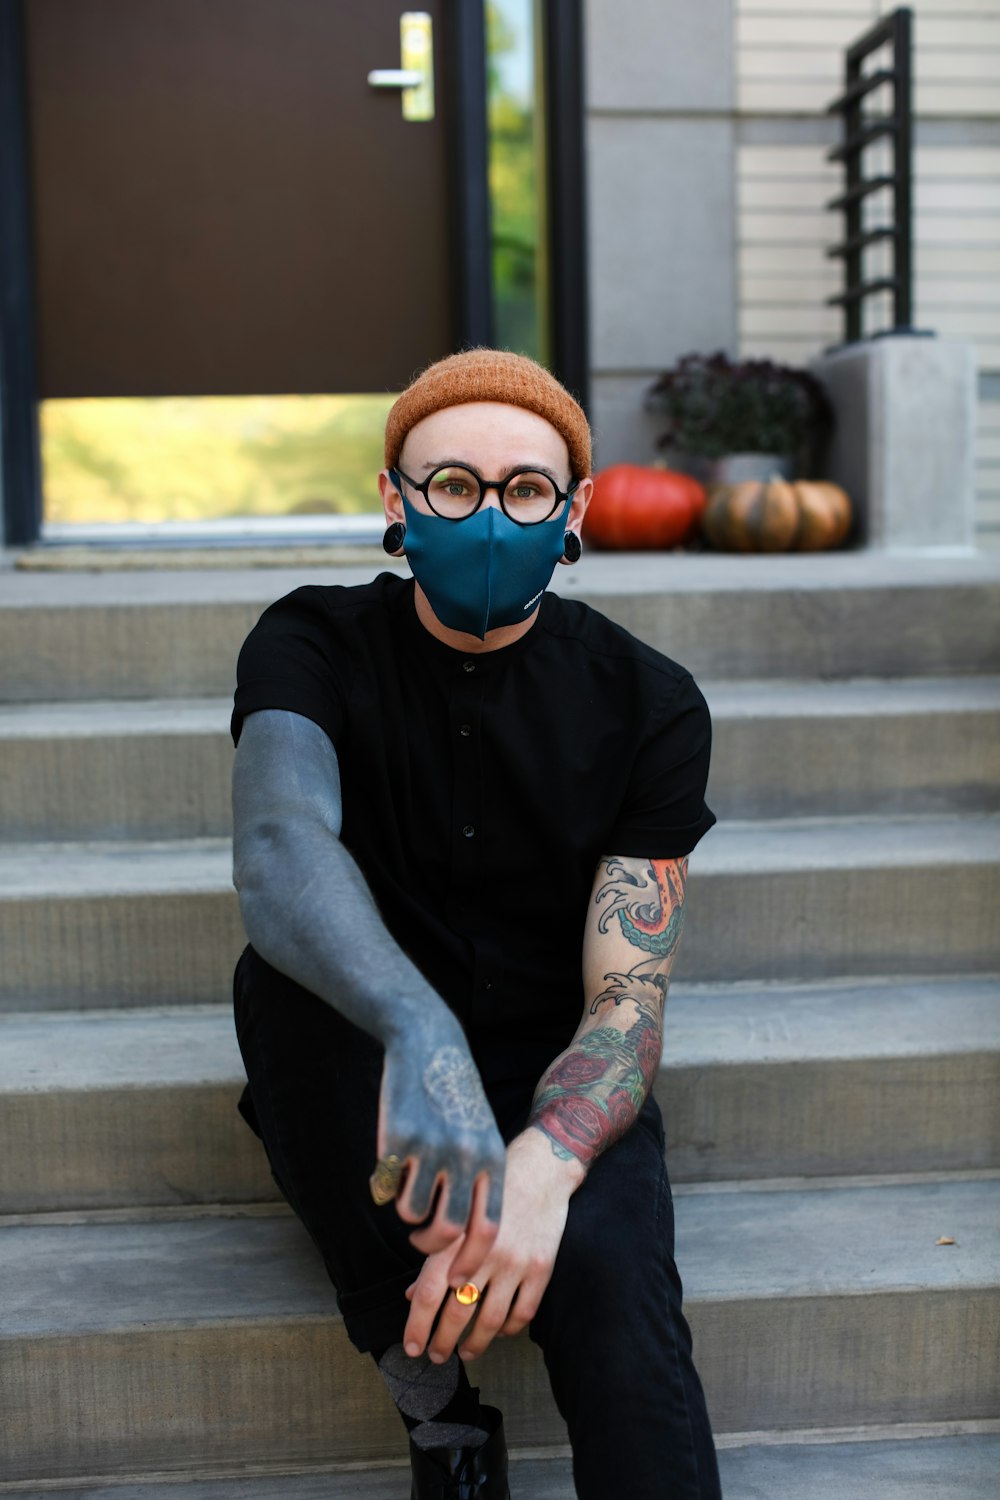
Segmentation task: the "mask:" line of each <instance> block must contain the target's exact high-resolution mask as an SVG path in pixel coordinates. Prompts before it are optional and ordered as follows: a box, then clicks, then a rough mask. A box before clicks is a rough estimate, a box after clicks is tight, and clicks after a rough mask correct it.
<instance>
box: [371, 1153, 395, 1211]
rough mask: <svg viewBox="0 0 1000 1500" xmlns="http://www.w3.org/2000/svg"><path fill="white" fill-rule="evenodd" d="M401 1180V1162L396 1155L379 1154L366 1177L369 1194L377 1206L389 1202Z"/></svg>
mask: <svg viewBox="0 0 1000 1500" xmlns="http://www.w3.org/2000/svg"><path fill="white" fill-rule="evenodd" d="M402 1180H403V1163H402V1162H401V1161H400V1159H399V1157H398V1156H385V1157H382V1156H380V1157H379V1159H378V1161H377V1162H376V1163H375V1170H374V1172H373V1173H372V1175H371V1176H370V1177H369V1179H368V1186H369V1188H370V1189H371V1195H372V1197H373V1198H374V1200H375V1202H376V1203H377V1204H378V1206H379V1208H381V1207H382V1205H383V1204H384V1203H391V1202H392V1200H393V1198H395V1197H396V1196H397V1194H398V1193H399V1185H400V1183H401V1182H402Z"/></svg>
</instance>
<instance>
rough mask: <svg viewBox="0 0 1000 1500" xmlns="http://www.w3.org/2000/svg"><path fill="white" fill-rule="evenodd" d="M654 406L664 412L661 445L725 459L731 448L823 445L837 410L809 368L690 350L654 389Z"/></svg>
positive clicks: (788, 450) (650, 402) (787, 450)
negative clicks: (734, 360) (731, 358)
mask: <svg viewBox="0 0 1000 1500" xmlns="http://www.w3.org/2000/svg"><path fill="white" fill-rule="evenodd" d="M647 406H648V408H649V410H651V411H654V412H657V413H659V414H662V415H663V416H664V417H665V418H666V420H667V426H666V429H665V431H664V433H663V435H662V437H661V438H660V439H659V446H660V447H661V448H672V449H675V450H678V451H681V452H686V453H697V454H701V455H702V456H703V457H705V458H721V457H722V455H723V454H726V453H780V454H790V455H793V456H797V455H799V454H801V453H803V451H804V450H815V448H816V446H817V445H818V444H819V443H821V442H822V441H823V440H824V439H825V438H826V436H827V435H828V433H829V430H830V427H831V426H832V421H833V413H832V411H831V408H830V404H829V401H828V400H827V397H826V393H825V392H824V390H823V387H822V386H821V385H820V383H819V381H818V380H816V379H815V377H814V376H812V375H810V374H809V372H808V371H807V370H796V369H793V368H792V367H791V366H790V365H778V364H775V363H774V362H773V361H772V360H769V359H747V360H742V361H741V362H739V363H734V362H733V361H732V360H730V359H729V358H728V356H727V355H725V354H724V353H723V352H722V351H721V350H720V351H719V352H718V353H717V354H711V355H705V354H685V355H684V356H683V358H682V359H679V360H678V361H677V363H676V364H675V365H673V366H672V368H671V369H669V370H665V371H664V373H663V374H662V375H661V376H660V377H659V378H658V379H657V380H656V382H655V383H654V384H653V385H652V386H651V387H650V388H649V392H648V395H647Z"/></svg>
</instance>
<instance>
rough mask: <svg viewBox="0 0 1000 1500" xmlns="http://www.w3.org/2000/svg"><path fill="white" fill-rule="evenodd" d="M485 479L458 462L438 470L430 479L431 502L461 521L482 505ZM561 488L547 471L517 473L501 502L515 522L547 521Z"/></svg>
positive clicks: (438, 511)
mask: <svg viewBox="0 0 1000 1500" xmlns="http://www.w3.org/2000/svg"><path fill="white" fill-rule="evenodd" d="M481 488H482V481H481V480H480V478H479V476H478V474H473V472H472V470H471V469H463V468H460V467H459V466H457V465H455V464H449V466H448V467H447V468H444V469H438V470H437V472H436V473H434V474H432V475H431V477H430V479H428V481H427V503H428V505H429V506H430V508H431V510H432V511H434V512H435V514H436V515H439V516H446V517H447V518H448V519H449V520H452V521H459V520H461V519H462V518H463V517H464V516H469V515H471V514H472V512H473V511H474V510H475V509H476V507H477V506H478V504H479V496H480V491H481ZM558 498H559V496H558V491H557V490H556V487H555V485H554V483H553V482H552V480H551V479H550V478H549V476H548V475H547V474H535V473H530V472H528V473H524V474H514V475H512V476H511V478H510V479H508V481H507V483H506V485H505V487H504V492H503V497H502V500H501V504H502V505H503V508H504V510H505V511H506V513H507V515H508V516H510V518H511V520H513V521H520V522H522V523H525V524H529V525H530V524H531V523H532V522H534V521H545V520H547V519H548V517H549V516H550V515H551V514H552V512H553V511H554V510H555V508H556V504H557V501H558Z"/></svg>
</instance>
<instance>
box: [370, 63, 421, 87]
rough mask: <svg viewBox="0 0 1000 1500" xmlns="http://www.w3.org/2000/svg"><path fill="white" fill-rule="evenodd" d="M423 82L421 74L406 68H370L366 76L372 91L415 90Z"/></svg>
mask: <svg viewBox="0 0 1000 1500" xmlns="http://www.w3.org/2000/svg"><path fill="white" fill-rule="evenodd" d="M423 81H424V75H423V73H417V72H415V71H413V70H410V69H407V68H372V70H371V72H370V73H369V74H368V82H369V83H370V84H371V86H372V88H373V89H415V88H419V86H420V84H422V83H423Z"/></svg>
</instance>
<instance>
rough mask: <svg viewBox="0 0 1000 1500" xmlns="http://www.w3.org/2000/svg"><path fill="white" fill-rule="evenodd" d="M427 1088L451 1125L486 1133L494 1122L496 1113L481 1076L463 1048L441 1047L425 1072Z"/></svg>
mask: <svg viewBox="0 0 1000 1500" xmlns="http://www.w3.org/2000/svg"><path fill="white" fill-rule="evenodd" d="M424 1089H425V1090H426V1093H427V1097H428V1099H429V1100H430V1102H431V1107H432V1108H433V1109H435V1110H436V1111H437V1113H438V1114H439V1115H441V1116H442V1118H443V1119H445V1120H447V1122H448V1124H449V1125H460V1126H464V1127H465V1128H466V1129H469V1130H485V1128H486V1127H487V1126H488V1125H492V1123H493V1111H492V1110H491V1109H490V1104H489V1100H488V1099H487V1097H486V1095H485V1093H484V1092H483V1085H482V1082H481V1081H480V1078H479V1074H478V1073H477V1072H476V1069H475V1067H474V1065H473V1063H472V1060H471V1059H470V1058H469V1057H467V1056H466V1054H465V1053H464V1052H463V1051H462V1050H461V1048H460V1047H440V1048H439V1049H438V1051H437V1052H435V1054H434V1056H433V1057H432V1058H431V1060H430V1062H429V1063H428V1064H427V1067H426V1068H425V1069H424Z"/></svg>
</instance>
